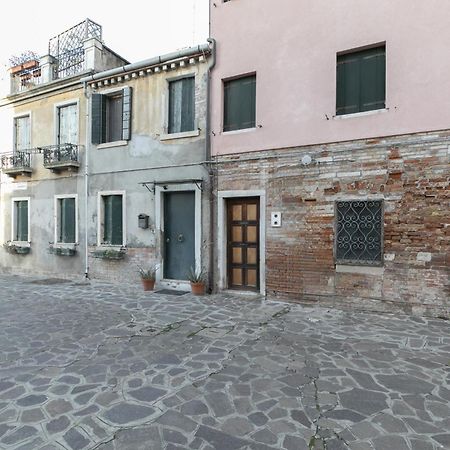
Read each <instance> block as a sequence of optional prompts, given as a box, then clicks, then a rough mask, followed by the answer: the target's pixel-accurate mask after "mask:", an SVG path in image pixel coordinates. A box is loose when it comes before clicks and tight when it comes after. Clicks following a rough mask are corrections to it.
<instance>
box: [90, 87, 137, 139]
mask: <svg viewBox="0 0 450 450" xmlns="http://www.w3.org/2000/svg"><path fill="white" fill-rule="evenodd" d="M130 138H131V88H130V87H125V88H123V89H122V90H120V91H116V92H114V93H110V94H92V143H93V144H103V143H106V142H115V141H121V140H124V141H127V140H129V139H130Z"/></svg>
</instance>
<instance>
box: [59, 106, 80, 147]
mask: <svg viewBox="0 0 450 450" xmlns="http://www.w3.org/2000/svg"><path fill="white" fill-rule="evenodd" d="M57 114H58V124H57V127H58V128H57V141H58V142H57V143H58V144H61V145H62V144H78V105H77V104H76V103H74V104H71V105H63V106H58V109H57Z"/></svg>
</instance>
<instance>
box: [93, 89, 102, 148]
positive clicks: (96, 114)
mask: <svg viewBox="0 0 450 450" xmlns="http://www.w3.org/2000/svg"><path fill="white" fill-rule="evenodd" d="M91 116H92V119H91V141H92V143H93V144H101V143H103V142H105V139H106V97H105V96H104V95H101V94H92V110H91Z"/></svg>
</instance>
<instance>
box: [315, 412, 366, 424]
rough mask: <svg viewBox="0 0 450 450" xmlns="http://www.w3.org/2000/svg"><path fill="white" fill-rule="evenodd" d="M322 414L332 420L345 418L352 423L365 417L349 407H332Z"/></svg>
mask: <svg viewBox="0 0 450 450" xmlns="http://www.w3.org/2000/svg"><path fill="white" fill-rule="evenodd" d="M324 416H325V417H328V418H330V419H334V420H347V421H349V422H352V423H358V422H361V421H362V420H364V419H365V416H362V415H361V414H358V413H356V412H354V411H351V410H349V409H334V410H332V411H327V412H326V413H325V414H324Z"/></svg>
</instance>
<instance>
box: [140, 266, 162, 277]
mask: <svg viewBox="0 0 450 450" xmlns="http://www.w3.org/2000/svg"><path fill="white" fill-rule="evenodd" d="M138 269H139V275H140V276H141V278H142V279H143V280H154V279H155V277H156V271H157V269H158V267H157V266H156V265H155V264H154V265H152V266H150V267H148V268H146V269H144V268H143V267H141V266H138Z"/></svg>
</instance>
